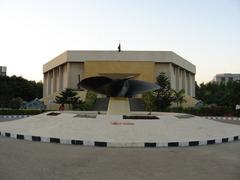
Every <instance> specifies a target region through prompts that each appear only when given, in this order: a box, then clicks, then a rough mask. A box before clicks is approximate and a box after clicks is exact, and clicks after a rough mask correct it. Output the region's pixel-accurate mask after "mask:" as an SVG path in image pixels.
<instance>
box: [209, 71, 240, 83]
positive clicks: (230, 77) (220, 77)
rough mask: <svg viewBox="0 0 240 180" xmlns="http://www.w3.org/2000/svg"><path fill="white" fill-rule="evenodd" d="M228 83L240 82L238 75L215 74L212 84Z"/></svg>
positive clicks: (239, 75)
mask: <svg viewBox="0 0 240 180" xmlns="http://www.w3.org/2000/svg"><path fill="white" fill-rule="evenodd" d="M229 81H240V74H231V73H223V74H217V75H216V76H214V78H213V82H216V83H219V84H220V83H227V82H229Z"/></svg>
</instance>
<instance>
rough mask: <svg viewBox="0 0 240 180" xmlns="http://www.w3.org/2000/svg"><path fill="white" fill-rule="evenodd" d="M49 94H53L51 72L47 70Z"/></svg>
mask: <svg viewBox="0 0 240 180" xmlns="http://www.w3.org/2000/svg"><path fill="white" fill-rule="evenodd" d="M47 82H48V83H47V95H49V94H51V74H50V71H48V72H47Z"/></svg>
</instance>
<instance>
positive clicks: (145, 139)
mask: <svg viewBox="0 0 240 180" xmlns="http://www.w3.org/2000/svg"><path fill="white" fill-rule="evenodd" d="M76 115H77V114H75V113H61V114H59V115H57V116H48V115H47V113H45V114H40V115H36V116H31V117H28V118H24V119H21V120H17V121H10V122H0V132H1V134H2V135H4V136H10V137H15V138H18V139H26V140H33V137H32V136H34V137H40V141H42V142H59V143H63V144H74V143H72V142H73V141H72V140H79V141H80V144H83V145H90V146H94V145H100V146H110V147H144V146H145V147H146V146H153V147H165V146H190V145H204V144H214V143H222V142H229V141H234V140H238V139H239V138H240V137H239V135H240V126H238V125H233V124H226V123H220V122H215V121H212V120H208V119H205V118H201V117H197V116H185V115H182V114H179V115H177V114H171V113H170V114H169V113H166V114H165V113H160V114H158V117H159V118H160V119H157V120H126V119H124V120H123V119H122V116H118V115H108V116H106V115H98V116H97V117H96V118H89V117H79V116H78V117H76ZM6 133H8V134H6ZM51 138H52V139H51ZM58 139H59V140H58ZM81 142H82V143H81ZM96 142H102V144H101V143H96Z"/></svg>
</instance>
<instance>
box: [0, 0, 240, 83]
mask: <svg viewBox="0 0 240 180" xmlns="http://www.w3.org/2000/svg"><path fill="white" fill-rule="evenodd" d="M0 23H1V24H0V65H4V66H7V68H8V69H7V71H8V72H7V73H8V75H13V74H15V75H18V76H20V75H21V76H23V77H24V78H27V79H32V80H36V81H39V80H41V79H42V65H43V64H44V63H46V62H48V61H49V60H51V59H52V58H54V57H55V56H57V55H59V54H60V53H62V52H64V51H65V50H116V49H117V46H118V42H119V40H121V44H122V49H123V50H171V51H174V52H176V53H177V54H179V55H180V56H182V57H183V58H185V59H187V60H188V61H190V62H191V63H193V64H195V65H196V67H197V74H196V80H197V81H198V82H199V83H200V82H202V81H205V82H207V81H210V80H211V79H212V78H213V76H214V75H215V74H217V73H226V72H229V73H240V0H85V1H84V0H0Z"/></svg>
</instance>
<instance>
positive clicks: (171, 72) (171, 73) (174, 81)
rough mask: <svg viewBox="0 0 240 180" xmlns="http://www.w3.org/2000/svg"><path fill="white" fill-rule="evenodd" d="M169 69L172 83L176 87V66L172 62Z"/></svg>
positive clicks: (172, 86) (173, 87)
mask: <svg viewBox="0 0 240 180" xmlns="http://www.w3.org/2000/svg"><path fill="white" fill-rule="evenodd" d="M169 69H170V73H169V74H170V78H169V80H170V85H171V88H172V89H176V74H175V73H176V72H174V66H173V65H172V64H169Z"/></svg>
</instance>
